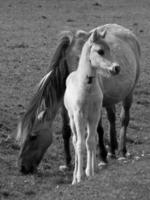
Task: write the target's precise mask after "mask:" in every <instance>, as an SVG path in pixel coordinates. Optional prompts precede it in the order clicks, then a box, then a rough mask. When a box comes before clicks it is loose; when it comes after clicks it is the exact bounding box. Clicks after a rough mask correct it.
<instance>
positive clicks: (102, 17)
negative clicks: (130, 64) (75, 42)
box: [0, 0, 150, 200]
mask: <svg viewBox="0 0 150 200" xmlns="http://www.w3.org/2000/svg"><path fill="white" fill-rule="evenodd" d="M106 23H117V24H120V25H123V26H125V27H127V28H129V29H131V30H133V32H134V33H135V34H136V35H137V37H138V39H139V42H140V44H141V50H142V59H141V76H140V80H139V83H138V85H137V87H136V90H135V97H134V103H133V106H132V109H131V121H130V125H129V129H128V137H129V138H130V139H132V140H134V142H133V143H128V149H129V151H130V153H131V155H132V156H131V157H130V158H128V159H127V160H125V161H124V162H119V161H117V160H110V161H109V164H108V166H107V167H106V168H104V169H99V170H98V171H97V173H96V176H95V177H94V178H93V179H91V180H85V181H83V182H82V183H81V184H79V185H77V186H71V179H72V172H68V173H61V172H59V165H61V164H63V163H64V154H63V141H62V136H61V118H60V116H59V115H58V116H57V118H56V121H55V133H54V142H53V144H52V146H51V147H50V148H49V149H48V151H47V153H46V155H45V157H44V159H43V160H42V163H41V164H40V166H39V169H38V172H37V174H35V175H27V176H23V175H22V174H20V173H19V171H18V168H17V156H18V152H19V149H18V148H17V146H16V145H15V141H14V140H13V137H12V136H14V135H15V133H16V126H17V122H18V119H19V117H20V116H21V115H22V114H23V113H24V112H25V110H26V108H27V105H28V103H29V101H30V99H31V97H32V95H33V93H34V91H35V86H36V84H37V83H38V82H39V81H40V79H41V78H42V76H43V75H44V74H45V73H46V71H47V68H48V66H49V63H50V59H51V57H52V54H53V52H54V49H55V46H56V43H57V38H58V34H59V32H60V31H62V30H68V29H69V30H70V29H71V30H73V29H84V30H91V29H92V28H94V27H96V26H99V25H102V24H106ZM149 88H150V1H149V0H142V1H141V0H107V1H106V0H101V1H100V0H82V1H81V0H61V1H60V0H28V1H27V0H0V200H3V199H10V200H25V199H28V200H30V199H31V200H32V199H34V200H47V199H48V200H56V199H58V200H59V199H60V200H80V199H82V200H97V199H103V200H116V199H118V200H127V199H128V200H134V199H136V200H149V199H150V134H149V129H150V123H149V120H150V90H149ZM119 110H120V109H119V107H118V109H117V111H118V112H117V113H119ZM107 127H108V124H107V120H106V118H105V114H104V128H105V130H106V132H107V129H108V128H107ZM117 128H119V119H117Z"/></svg>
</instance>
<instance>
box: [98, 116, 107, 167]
mask: <svg viewBox="0 0 150 200" xmlns="http://www.w3.org/2000/svg"><path fill="white" fill-rule="evenodd" d="M97 133H98V146H99V152H100V153H99V155H100V161H101V162H100V163H99V165H102V164H105V163H107V150H106V147H105V144H104V129H103V127H102V119H100V121H99V123H98V127H97Z"/></svg>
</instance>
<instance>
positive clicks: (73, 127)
mask: <svg viewBox="0 0 150 200" xmlns="http://www.w3.org/2000/svg"><path fill="white" fill-rule="evenodd" d="M70 127H71V130H72V134H73V136H72V144H73V146H74V151H75V155H74V157H75V162H74V165H75V166H74V171H73V180H72V184H76V183H77V169H78V156H77V133H76V128H75V124H74V120H73V118H70Z"/></svg>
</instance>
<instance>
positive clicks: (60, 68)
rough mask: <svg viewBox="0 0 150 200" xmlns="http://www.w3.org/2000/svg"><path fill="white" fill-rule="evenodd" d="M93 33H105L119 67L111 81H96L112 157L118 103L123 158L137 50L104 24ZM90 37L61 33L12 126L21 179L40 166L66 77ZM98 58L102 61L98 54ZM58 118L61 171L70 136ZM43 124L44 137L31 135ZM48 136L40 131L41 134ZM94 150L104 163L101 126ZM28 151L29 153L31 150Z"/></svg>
mask: <svg viewBox="0 0 150 200" xmlns="http://www.w3.org/2000/svg"><path fill="white" fill-rule="evenodd" d="M97 30H98V31H99V32H102V31H106V32H107V34H106V36H105V39H104V41H105V43H107V46H108V48H109V50H110V54H111V57H112V59H114V60H116V61H117V63H119V66H120V73H119V75H118V76H116V77H115V76H114V77H109V78H106V77H102V76H99V82H100V84H101V88H102V92H103V95H104V99H103V106H104V107H105V108H106V111H107V116H108V120H109V122H110V154H111V156H112V157H115V154H116V150H117V148H118V143H117V137H116V127H115V120H116V119H115V104H117V103H118V102H121V101H122V102H123V103H122V110H121V115H120V118H121V130H120V138H119V139H120V140H119V148H118V155H119V156H120V157H121V158H122V157H125V156H126V153H127V150H126V131H127V126H128V123H129V118H130V113H129V111H130V107H131V104H132V96H133V91H134V88H135V85H136V83H137V81H138V78H139V74H140V63H139V59H140V46H139V43H138V41H137V39H136V36H135V35H134V34H133V33H132V32H131V31H130V30H128V29H126V28H124V27H122V26H119V25H117V24H106V25H103V26H100V27H98V28H97ZM93 31H94V30H92V31H91V32H89V33H87V32H84V31H77V32H76V33H71V32H64V34H63V35H62V37H61V40H60V42H59V45H58V47H57V49H56V52H55V54H54V56H53V59H52V62H51V65H50V68H49V71H48V73H47V74H46V75H45V77H44V78H43V79H42V80H41V82H40V84H39V87H38V90H37V92H36V93H35V95H34V97H33V99H32V101H31V103H30V105H29V108H28V110H27V111H26V113H25V115H24V117H23V119H22V120H21V122H20V124H19V126H18V134H17V138H18V140H20V142H21V150H20V154H19V163H20V169H21V171H22V172H24V173H29V172H33V171H34V170H35V169H36V167H37V166H38V164H39V162H40V161H41V159H42V157H43V154H44V153H45V151H46V149H47V148H48V146H49V145H50V144H51V139H49V138H52V136H51V135H52V132H51V126H52V122H53V121H54V118H55V115H56V113H57V111H58V109H59V107H60V106H61V105H62V102H63V96H64V92H65V89H66V88H65V81H66V78H67V76H68V75H69V73H70V72H72V71H74V70H75V69H76V67H77V66H78V61H79V57H80V54H81V49H82V46H83V45H84V43H85V41H87V39H88V38H89V36H90V35H91V33H92V32H93ZM101 54H102V55H103V56H104V57H105V51H104V49H102V50H101ZM62 118H63V121H64V123H63V139H64V149H65V156H66V166H67V167H69V166H70V164H71V155H70V149H69V148H70V147H69V139H70V136H71V131H70V127H69V125H68V116H67V112H66V110H65V109H62ZM39 123H40V124H44V130H49V134H46V137H47V141H46V142H45V137H44V133H42V132H41V131H40V126H39V131H34V130H35V129H36V126H37V124H39ZM47 132H48V131H46V133H47ZM97 132H98V141H99V142H98V144H99V148H100V159H101V160H102V161H103V163H106V162H107V151H106V148H105V145H104V141H103V134H104V131H103V127H102V123H101V121H100V122H99V124H98V128H97ZM33 147H34V148H33Z"/></svg>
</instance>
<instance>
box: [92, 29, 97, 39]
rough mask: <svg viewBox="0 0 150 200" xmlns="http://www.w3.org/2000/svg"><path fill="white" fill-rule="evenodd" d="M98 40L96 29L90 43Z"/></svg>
mask: <svg viewBox="0 0 150 200" xmlns="http://www.w3.org/2000/svg"><path fill="white" fill-rule="evenodd" d="M98 39H99V34H98V32H97V29H95V30H94V32H93V34H92V42H95V41H97V40H98Z"/></svg>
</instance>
